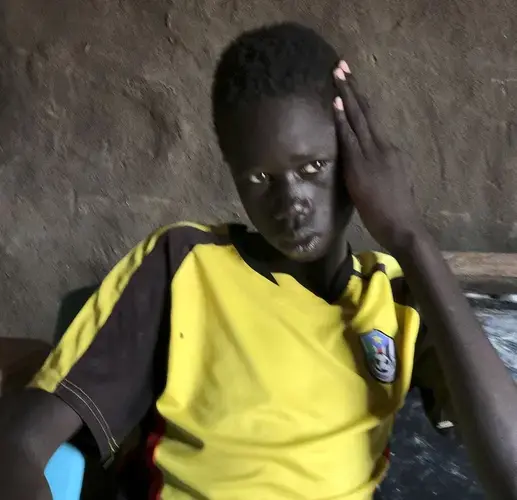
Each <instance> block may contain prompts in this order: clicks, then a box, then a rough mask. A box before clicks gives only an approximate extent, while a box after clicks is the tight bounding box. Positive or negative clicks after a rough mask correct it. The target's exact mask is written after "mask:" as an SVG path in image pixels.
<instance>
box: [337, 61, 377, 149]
mask: <svg viewBox="0 0 517 500" xmlns="http://www.w3.org/2000/svg"><path fill="white" fill-rule="evenodd" d="M347 67H348V66H347ZM334 76H335V78H336V86H337V88H338V91H339V95H340V97H341V98H342V100H343V105H344V109H345V114H346V117H347V118H348V121H349V123H350V126H351V127H352V129H353V131H354V132H355V135H356V137H357V140H358V142H359V145H360V147H361V149H362V151H363V153H364V154H368V153H369V151H370V150H371V149H372V146H373V139H372V135H371V133H370V127H369V126H368V122H367V121H366V118H365V116H364V113H363V111H362V109H361V107H360V106H359V103H358V101H357V98H356V96H355V94H354V91H353V89H352V87H351V86H350V85H349V84H348V82H347V80H346V78H347V76H346V74H345V72H344V71H343V67H342V66H341V64H340V67H338V68H337V69H336V70H335V71H334Z"/></svg>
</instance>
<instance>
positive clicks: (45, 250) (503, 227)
mask: <svg viewBox="0 0 517 500" xmlns="http://www.w3.org/2000/svg"><path fill="white" fill-rule="evenodd" d="M516 14H517V4H515V3H514V2H512V1H510V0H508V1H504V0H491V1H490V2H488V3H487V2H471V1H470V0H440V1H434V2H429V1H428V0H411V1H409V0H407V1H402V0H399V1H396V0H392V1H390V2H384V1H381V0H347V1H341V0H333V1H329V0H320V1H319V2H313V1H308V0H307V1H305V2H300V1H299V0H296V1H295V0H285V1H282V2H278V1H276V0H248V1H246V2H244V1H242V2H239V1H237V0H225V1H223V0H198V1H194V0H175V1H167V0H66V1H65V0H2V1H1V3H0V15H1V17H0V20H1V22H2V23H3V26H1V27H0V86H1V88H0V214H1V217H0V275H1V276H2V283H3V284H2V286H1V287H0V304H1V312H2V314H1V315H0V329H1V334H7V335H15V336H33V337H40V338H46V339H50V338H51V336H52V331H53V327H54V321H55V315H56V311H57V308H58V302H59V299H60V298H61V296H62V295H63V294H65V293H66V292H67V291H69V290H71V289H73V288H76V287H79V286H82V285H86V284H91V283H93V282H95V281H97V280H99V279H100V278H101V277H102V276H103V275H104V273H105V272H106V271H107V270H108V269H109V268H110V267H111V266H112V265H113V264H114V263H115V262H116V260H117V259H119V258H120V257H121V256H122V255H123V254H124V253H125V252H126V251H127V250H128V249H129V248H130V247H131V246H132V245H133V244H134V243H136V242H137V241H138V240H139V239H141V238H142V237H144V236H145V235H146V234H147V233H148V232H149V231H150V230H151V229H152V228H154V227H156V226H158V225H160V224H164V223H168V222H172V221H176V220H178V219H193V220H200V221H215V220H225V219H236V218H239V217H241V216H242V210H241V208H240V205H239V203H238V201H237V199H236V196H235V192H234V189H233V186H232V184H231V181H230V179H229V177H228V174H227V172H226V171H225V169H224V168H222V163H221V158H220V155H219V152H218V150H217V147H216V145H215V141H214V137H213V134H212V131H211V127H210V110H209V102H210V101H209V92H208V91H209V86H210V79H211V75H212V71H213V69H214V64H215V61H216V58H217V56H218V54H219V53H220V52H221V50H222V48H223V46H224V45H225V44H226V43H227V42H228V41H229V40H230V39H231V38H232V37H234V36H235V35H236V34H237V33H239V32H240V31H241V30H243V29H245V28H250V27H253V26H257V25H261V24H263V23H267V22H272V21H275V20H278V21H279V20H284V19H294V20H298V21H302V22H305V23H307V24H309V25H312V26H315V27H316V28H318V29H320V30H321V31H322V32H323V33H324V34H325V35H326V36H327V37H328V38H329V39H330V40H331V41H332V42H333V43H334V44H335V45H336V46H337V48H338V49H339V51H340V52H342V53H343V54H344V55H345V56H346V58H347V60H348V61H349V62H350V64H351V66H352V68H353V69H354V71H355V73H356V74H357V75H358V77H359V79H360V81H361V83H362V85H363V88H364V90H365V92H366V93H367V95H368V96H370V98H371V101H372V105H373V106H374V109H375V110H376V111H378V116H379V120H380V121H381V122H382V123H383V124H384V125H385V128H386V134H387V135H388V137H389V138H390V139H391V140H392V141H393V142H394V143H395V144H396V145H397V146H398V147H400V148H401V149H402V151H404V152H405V155H404V156H405V157H406V159H408V160H409V163H410V167H411V169H410V174H411V177H412V179H413V180H414V184H415V192H416V195H417V199H418V203H419V205H420V207H421V208H422V210H423V212H424V213H425V214H426V219H427V221H428V223H429V225H430V227H431V228H432V229H433V231H434V233H435V234H436V235H437V237H438V238H439V240H440V243H441V245H442V247H443V248H444V249H449V250H459V249H464V250H465V249H471V250H494V251H508V250H515V249H517V215H516V214H517V208H516V203H517V200H516V197H515V195H514V191H515V188H516V186H517V170H516V169H514V168H513V166H514V163H515V160H514V158H515V155H516V153H517V138H516V131H517V128H516V126H515V123H516V122H515V104H516V103H517V48H516V47H515V33H516V25H515V24H516V21H515V20H516V19H517V17H516ZM351 235H352V240H353V241H354V242H356V243H358V244H359V246H364V245H368V244H369V240H368V238H367V237H365V235H364V233H363V231H362V230H361V229H360V227H358V226H355V227H354V228H352V231H351Z"/></svg>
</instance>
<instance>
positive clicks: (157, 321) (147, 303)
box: [0, 230, 188, 500]
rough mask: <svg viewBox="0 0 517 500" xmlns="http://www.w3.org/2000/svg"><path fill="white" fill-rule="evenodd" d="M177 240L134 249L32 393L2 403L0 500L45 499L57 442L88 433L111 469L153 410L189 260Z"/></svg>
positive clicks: (167, 236)
mask: <svg viewBox="0 0 517 500" xmlns="http://www.w3.org/2000/svg"><path fill="white" fill-rule="evenodd" d="M183 234H184V231H180V230H176V231H175V230H170V231H165V230H163V231H158V232H156V233H154V234H153V235H151V236H150V237H149V238H147V239H146V240H144V241H143V242H141V243H140V244H139V245H137V246H136V247H135V248H134V249H133V250H132V251H131V252H130V253H129V254H128V255H127V256H126V257H125V258H124V259H122V260H121V261H120V262H119V263H118V264H117V265H116V266H115V267H114V269H113V270H112V271H111V272H110V273H109V274H108V276H107V277H106V278H105V279H104V281H103V282H102V284H101V286H100V287H99V289H98V290H97V291H96V292H95V293H94V294H93V295H92V297H91V298H90V299H89V301H88V302H87V303H86V305H85V306H84V307H83V308H82V310H81V311H80V312H79V314H78V315H77V317H76V318H75V319H74V321H73V322H72V324H71V325H70V326H69V328H68V330H67V331H66V332H65V334H64V336H63V337H62V339H61V341H60V343H59V344H58V345H57V347H56V348H55V349H54V350H53V351H52V352H51V353H50V355H49V356H48V358H47V360H46V361H45V363H44V365H43V367H42V368H41V369H40V370H39V372H38V373H37V374H36V376H35V377H34V379H33V380H32V381H31V383H30V384H29V388H26V389H24V390H23V391H21V392H19V393H11V394H9V395H7V396H6V397H4V398H2V399H1V400H0V463H1V464H2V465H1V467H0V498H2V499H4V498H5V499H18V498H20V499H23V498H27V499H39V498H41V499H45V500H47V499H50V492H49V489H48V486H47V484H46V480H45V478H44V475H43V471H44V469H45V466H46V464H47V462H48V460H49V458H50V457H51V456H52V454H53V453H54V451H55V450H56V449H57V448H58V447H59V446H60V445H61V444H62V443H64V442H65V441H67V440H69V439H70V438H71V437H72V436H73V435H74V434H75V433H76V432H77V431H78V430H79V429H81V427H82V426H85V427H86V428H87V429H88V430H89V432H88V433H85V435H88V436H89V437H91V438H92V439H91V440H90V441H89V442H85V443H84V444H85V445H86V446H88V447H89V448H92V450H96V451H97V454H98V455H99V459H100V460H101V461H102V462H108V461H110V460H111V459H113V458H114V456H115V454H116V453H117V451H118V449H119V446H120V445H121V443H122V442H123V441H124V439H125V438H126V437H127V436H128V435H129V433H130V432H131V431H132V430H133V429H134V427H136V426H137V425H138V424H139V422H140V421H141V419H142V417H143V416H144V415H145V414H146V412H147V411H148V410H149V408H150V407H151V405H152V404H153V401H154V400H155V399H156V397H157V393H158V392H159V391H160V388H161V387H162V383H163V380H162V379H163V374H164V373H165V371H166V362H165V361H164V360H165V358H164V357H163V356H166V355H167V353H168V341H169V332H170V326H169V325H170V318H171V315H170V313H171V310H170V303H171V301H170V293H171V292H170V288H171V280H172V276H173V273H174V272H175V269H177V267H178V266H179V264H180V263H181V261H182V259H183V258H184V255H185V254H186V253H187V250H185V251H183V250H182V248H183V245H182V246H180V245H178V244H176V243H175V241H174V240H171V239H172V238H174V237H178V238H179V236H182V235H183ZM176 248H179V250H177V251H175V249H176ZM185 248H187V249H188V246H186V247H185ZM160 369H161V370H160Z"/></svg>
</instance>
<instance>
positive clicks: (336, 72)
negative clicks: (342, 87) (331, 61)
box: [334, 68, 346, 80]
mask: <svg viewBox="0 0 517 500" xmlns="http://www.w3.org/2000/svg"><path fill="white" fill-rule="evenodd" d="M334 76H335V77H336V78H338V79H339V80H346V76H345V73H344V72H343V70H342V69H341V68H336V69H335V70H334Z"/></svg>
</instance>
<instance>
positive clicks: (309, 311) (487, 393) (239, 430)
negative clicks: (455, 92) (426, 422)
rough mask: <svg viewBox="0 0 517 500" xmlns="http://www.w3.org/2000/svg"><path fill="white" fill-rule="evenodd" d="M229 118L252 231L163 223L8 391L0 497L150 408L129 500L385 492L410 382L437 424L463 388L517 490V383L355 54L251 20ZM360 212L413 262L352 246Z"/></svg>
mask: <svg viewBox="0 0 517 500" xmlns="http://www.w3.org/2000/svg"><path fill="white" fill-rule="evenodd" d="M333 70H334V72H333ZM336 95H337V97H336ZM213 118H214V125H215V129H216V133H217V136H218V140H219V144H220V147H221V150H222V152H223V154H224V157H225V160H226V161H227V163H228V164H229V166H230V168H231V171H232V174H233V177H234V179H235V183H236V185H237V188H238V191H239V194H240V197H241V199H242V202H243V204H244V206H245V208H246V210H247V213H248V215H249V217H250V219H251V221H252V222H253V224H254V226H255V227H256V229H257V230H258V232H252V231H249V230H247V229H246V228H244V227H242V226H239V225H227V226H223V227H219V228H208V227H203V226H198V225H194V224H182V225H176V226H171V227H169V228H162V229H160V230H158V231H156V232H155V233H153V234H152V235H151V236H150V237H149V238H148V239H147V240H145V241H144V242H142V243H140V244H139V245H138V246H137V247H136V248H135V249H134V250H133V251H132V252H131V253H130V254H129V255H128V256H127V257H126V258H125V259H123V260H122V261H121V262H120V263H119V264H117V266H116V267H115V268H114V269H113V270H112V271H111V273H110V274H109V275H108V277H107V278H106V279H105V280H104V282H103V283H102V285H101V286H100V288H99V290H98V291H97V292H96V293H95V294H94V296H93V297H92V298H91V299H90V301H89V302H88V303H87V304H86V306H85V307H84V308H83V310H82V311H81V312H80V313H79V315H78V316H77V318H76V319H75V321H74V322H73V323H72V325H71V326H70V328H69V330H68V331H67V332H66V334H65V336H64V338H63V339H62V341H61V343H60V344H59V345H58V347H57V348H56V349H55V351H54V352H53V353H52V354H51V356H50V357H49V358H48V360H47V362H46V363H45V365H44V366H43V368H42V369H41V371H40V372H39V373H38V374H37V376H36V377H35V379H34V380H33V382H32V384H31V386H32V387H31V388H30V389H28V390H26V391H24V392H23V393H21V394H19V395H18V396H17V398H16V399H15V400H13V401H10V402H9V405H7V403H5V402H4V405H3V408H1V410H0V421H1V420H2V418H3V422H2V423H3V425H2V426H0V432H2V433H3V436H2V438H3V445H2V454H3V455H2V458H3V460H2V463H3V464H8V465H7V467H6V466H5V465H3V466H2V468H1V471H0V479H1V481H0V489H3V491H1V490H0V496H1V497H2V498H9V499H10V498H16V499H23V498H30V499H31V500H33V499H35V498H48V491H46V489H45V483H44V479H43V475H42V470H43V468H44V465H45V463H46V462H47V460H48V459H49V458H50V456H51V455H52V453H53V452H54V451H55V449H56V448H57V447H58V446H59V445H60V444H61V443H63V442H64V441H66V440H68V439H70V438H71V437H72V436H73V435H74V434H75V433H76V432H78V431H79V430H80V429H81V428H86V429H88V431H89V432H90V433H91V436H92V438H93V441H94V442H95V444H96V447H97V449H98V452H99V455H100V458H101V460H103V461H106V462H109V461H110V460H111V459H112V458H113V456H114V455H115V454H116V452H117V450H118V448H119V446H120V444H121V442H122V441H123V440H124V439H125V438H126V436H127V435H128V434H129V433H130V432H131V431H132V429H133V428H135V426H137V425H139V424H140V423H142V424H141V425H142V440H141V442H140V444H139V445H138V447H137V450H136V452H135V454H134V457H135V460H134V461H133V462H132V466H131V471H132V473H131V474H129V476H130V478H133V479H134V481H133V482H132V484H131V486H130V487H127V485H126V487H125V488H124V485H123V484H122V483H121V489H124V490H125V496H126V497H127V498H135V499H143V498H153V499H157V498H161V499H164V500H168V499H213V500H218V499H221V500H234V499H250V500H252V499H270V500H273V499H288V498H299V499H316V498H318V499H324V498H325V499H330V498H335V499H341V500H345V499H346V500H366V499H370V498H372V496H373V495H374V492H375V490H376V487H377V486H378V485H379V483H380V482H381V481H382V478H383V477H384V474H385V472H386V470H387V467H388V463H389V435H390V432H391V428H392V423H393V419H394V415H395V413H396V412H397V410H398V409H399V408H400V407H401V406H402V404H403V402H404V397H405V395H406V393H407V391H408V390H409V388H410V386H411V385H412V384H413V385H416V386H419V387H420V388H421V389H422V390H423V393H424V394H427V395H428V396H429V397H428V399H427V401H426V406H427V408H428V410H429V414H430V416H431V417H432V418H433V420H434V421H435V423H436V424H437V425H439V426H441V427H444V426H445V427H446V426H448V425H450V422H449V420H448V419H445V418H443V417H442V413H443V411H444V410H447V409H448V408H446V407H447V405H448V402H449V398H448V396H447V394H450V400H451V401H452V403H453V410H454V412H455V419H454V420H455V421H457V423H458V424H459V427H460V429H461V431H462V434H463V437H464V440H465V442H466V444H467V445H468V447H469V450H470V452H471V457H472V459H473V461H474V464H475V465H476V466H477V470H478V472H479V474H480V477H481V480H482V481H483V482H484V485H485V487H486V489H487V490H488V492H489V493H490V494H491V495H493V496H494V497H497V498H517V481H516V479H515V477H516V476H517V474H516V470H517V468H516V465H517V458H516V457H517V434H516V431H515V430H514V421H515V416H516V415H517V395H516V389H515V387H514V385H513V382H512V380H511V378H510V376H509V375H508V374H507V372H506V370H505V368H504V367H503V365H502V363H501V362H500V360H499V359H498V357H497V355H496V354H495V352H494V351H493V349H492V348H491V346H490V344H489V342H488V341H487V340H486V338H485V336H484V334H483V332H482V330H481V328H480V326H479V325H478V323H477V322H476V320H475V318H474V316H473V314H472V312H471V311H470V308H469V306H468V304H467V302H466V301H465V299H464V298H463V296H462V293H461V291H460V289H459V287H458V285H457V283H456V281H455V280H454V278H453V276H452V275H451V273H450V271H449V269H448V268H447V265H446V264H445V263H444V262H443V260H442V257H441V255H440V252H439V251H438V249H437V247H436V245H435V244H434V242H433V241H432V239H431V238H430V237H429V235H428V234H427V232H426V231H425V229H424V228H423V225H422V223H421V222H420V220H419V218H418V216H417V214H416V210H415V208H414V206H413V204H412V201H411V196H410V192H409V189H408V188H407V186H406V183H405V179H404V176H403V173H402V172H401V171H400V169H399V168H398V164H397V157H396V155H395V154H394V153H393V152H391V151H390V150H389V149H388V148H386V146H385V145H384V144H383V142H382V139H381V138H380V136H379V135H378V134H377V133H375V132H374V130H373V127H372V124H371V123H370V120H369V118H368V114H367V107H366V106H365V105H364V104H363V103H361V102H360V101H359V100H358V98H357V91H356V89H355V84H354V80H353V77H352V76H351V74H350V70H349V68H348V66H347V64H346V63H344V62H343V61H341V62H339V64H338V57H337V54H336V53H335V51H334V50H333V49H332V48H331V47H330V46H329V45H328V44H327V43H326V42H325V41H324V40H322V39H321V38H320V37H319V36H318V35H316V34H315V33H314V32H312V31H311V30H308V29H306V28H303V27H301V26H298V25H295V24H282V25H276V26H273V27H267V28H263V29H260V30H256V31H252V32H249V33H245V34H244V35H242V36H241V37H239V38H238V39H237V40H236V41H235V42H234V43H233V44H232V45H231V46H230V47H229V48H228V49H227V50H226V52H225V53H224V55H223V57H222V59H221V61H220V62H219V65H218V68H217V72H216V76H215V80H214V87H213ZM353 207H355V208H357V209H358V211H359V213H360V215H361V217H362V219H363V221H364V223H365V225H366V227H367V228H368V229H369V231H370V232H371V234H372V235H373V236H374V237H375V238H376V239H377V241H378V242H379V243H380V244H381V245H383V246H384V247H385V248H386V249H387V250H388V251H389V252H390V253H391V254H392V255H393V256H394V257H395V258H396V259H397V260H395V258H394V257H391V256H389V255H385V254H380V253H374V252H368V253H365V254H362V255H358V256H356V255H353V254H352V253H351V250H350V248H349V247H348V246H347V244H346V241H345V237H344V231H345V228H346V226H347V224H348V222H349V220H350V217H351V214H352V211H353ZM399 263H400V264H399ZM402 270H403V271H404V276H403V274H402ZM409 290H411V294H410V293H409ZM416 303H418V304H419V305H420V308H421V310H422V315H423V317H424V318H425V320H426V325H427V327H428V329H429V333H427V334H425V335H424V328H423V327H422V325H421V321H420V316H419V313H418V312H417V309H416V306H415V304H416ZM419 332H420V334H419ZM431 344H433V345H434V347H435V348H436V349H433V348H431V347H430V345H431ZM436 356H438V359H439V361H440V364H441V367H442V368H443V372H444V375H445V380H446V382H447V384H446V386H447V389H446V388H445V386H444V384H443V382H442V377H441V369H440V368H439V365H438V364H437V360H436ZM480 360H483V372H482V373H480ZM449 415H450V414H449ZM448 418H452V417H450V416H449V417H448ZM126 476H127V475H126Z"/></svg>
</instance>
